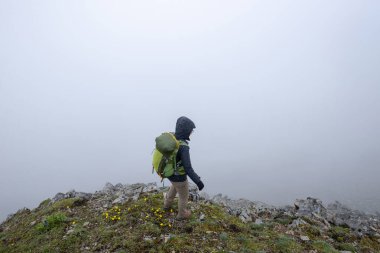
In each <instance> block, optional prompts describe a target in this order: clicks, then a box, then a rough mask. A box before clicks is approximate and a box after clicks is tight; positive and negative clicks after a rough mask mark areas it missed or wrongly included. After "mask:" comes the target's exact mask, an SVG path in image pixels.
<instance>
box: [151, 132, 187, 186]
mask: <svg viewBox="0 0 380 253" xmlns="http://www.w3.org/2000/svg"><path fill="white" fill-rule="evenodd" d="M181 145H185V146H187V143H186V142H185V141H182V140H179V141H178V140H177V139H176V138H175V136H174V134H173V133H163V134H161V135H160V136H158V137H157V138H156V148H155V149H154V151H153V162H152V165H153V170H152V173H154V171H156V172H157V174H158V175H159V176H160V177H161V181H162V180H164V178H167V177H170V176H172V175H174V174H176V175H186V172H185V168H184V167H183V166H181V164H180V163H177V162H176V157H177V152H178V150H179V147H180V146H181Z"/></svg>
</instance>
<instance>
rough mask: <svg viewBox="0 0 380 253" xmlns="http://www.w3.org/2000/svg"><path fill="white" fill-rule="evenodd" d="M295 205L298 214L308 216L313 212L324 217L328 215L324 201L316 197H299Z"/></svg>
mask: <svg viewBox="0 0 380 253" xmlns="http://www.w3.org/2000/svg"><path fill="white" fill-rule="evenodd" d="M294 207H295V210H296V216H308V217H312V216H313V213H315V214H317V215H320V216H322V217H323V218H326V217H327V210H326V208H325V207H324V206H323V205H322V201H320V200H319V199H316V198H311V197H308V198H307V199H306V200H305V199H297V200H296V201H295V202H294Z"/></svg>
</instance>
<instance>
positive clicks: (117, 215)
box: [103, 206, 121, 222]
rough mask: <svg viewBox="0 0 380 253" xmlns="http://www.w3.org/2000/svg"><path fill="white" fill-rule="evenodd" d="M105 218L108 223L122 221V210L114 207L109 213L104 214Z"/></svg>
mask: <svg viewBox="0 0 380 253" xmlns="http://www.w3.org/2000/svg"><path fill="white" fill-rule="evenodd" d="M103 216H104V218H105V219H106V221H111V222H112V221H119V220H120V219H121V209H120V208H119V207H118V206H114V207H112V208H111V209H110V210H108V211H107V212H104V213H103Z"/></svg>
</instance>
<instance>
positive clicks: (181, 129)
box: [168, 117, 201, 184]
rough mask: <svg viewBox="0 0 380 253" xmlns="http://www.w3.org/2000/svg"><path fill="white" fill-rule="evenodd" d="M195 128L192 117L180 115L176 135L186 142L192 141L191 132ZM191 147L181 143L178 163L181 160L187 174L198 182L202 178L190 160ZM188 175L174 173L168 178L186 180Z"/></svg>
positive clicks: (174, 180)
mask: <svg viewBox="0 0 380 253" xmlns="http://www.w3.org/2000/svg"><path fill="white" fill-rule="evenodd" d="M194 128H195V124H194V122H193V121H191V119H189V118H186V117H180V118H178V120H177V124H176V128H175V137H176V138H177V140H183V141H185V142H186V143H188V142H187V141H190V133H191V132H192V131H193V129H194ZM189 150H190V148H189V146H184V145H181V146H180V147H179V149H178V153H177V157H176V159H177V163H179V162H181V163H182V166H183V167H184V168H185V171H186V174H187V175H188V176H189V177H190V178H191V180H193V182H194V183H195V184H198V183H199V182H200V181H201V178H200V177H199V176H198V175H197V173H195V171H194V170H193V167H192V166H191V161H190V152H189ZM187 175H173V176H170V177H169V178H168V179H169V180H170V181H172V182H184V181H186V178H187Z"/></svg>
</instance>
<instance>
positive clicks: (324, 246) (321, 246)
mask: <svg viewBox="0 0 380 253" xmlns="http://www.w3.org/2000/svg"><path fill="white" fill-rule="evenodd" d="M312 247H313V249H316V250H318V252H321V253H339V251H337V250H336V249H334V247H333V246H331V245H330V244H328V243H327V242H325V241H315V242H313V244H312Z"/></svg>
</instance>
